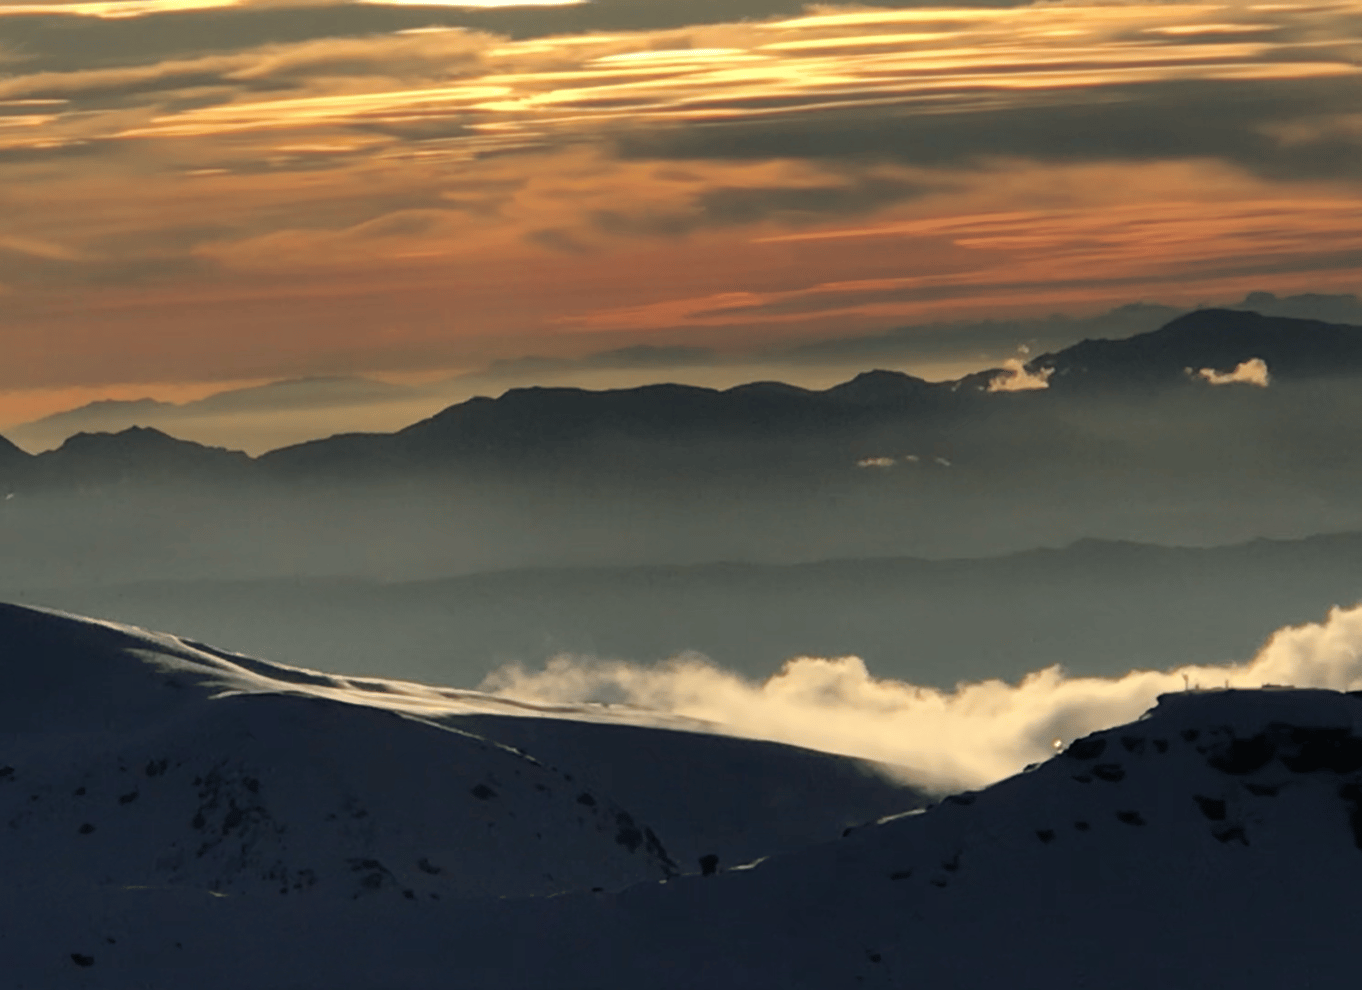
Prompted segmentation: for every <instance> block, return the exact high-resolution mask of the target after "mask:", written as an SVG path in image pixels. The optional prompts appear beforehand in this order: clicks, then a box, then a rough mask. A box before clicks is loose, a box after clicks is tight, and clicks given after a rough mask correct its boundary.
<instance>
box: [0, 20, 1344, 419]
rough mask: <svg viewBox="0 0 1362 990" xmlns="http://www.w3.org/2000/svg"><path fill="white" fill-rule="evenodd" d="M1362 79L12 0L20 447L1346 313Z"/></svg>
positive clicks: (691, 28)
mask: <svg viewBox="0 0 1362 990" xmlns="http://www.w3.org/2000/svg"><path fill="white" fill-rule="evenodd" d="M1360 60H1362V2H1328V3H1308V2H1307V3H1240V2H1231V3H1210V4H1206V3H1167V4H1141V3H1119V2H1117V3H1100V4H1095V3H1086V4H1080V3H1065V2H1057V3H1054V2H1046V3H1033V4H1021V5H1015V4H1006V3H993V4H990V5H976V6H970V7H927V6H924V5H921V4H910V3H903V2H886V3H880V4H878V5H876V6H816V7H815V6H805V5H803V4H800V3H794V2H788V0H586V2H581V3H545V4H539V5H519V6H515V5H505V4H500V3H484V4H482V5H476V6H460V5H454V4H437V3H415V2H407V0H401V2H398V0H390V2H377V0H375V2H367V3H357V2H337V0H320V2H318V0H235V2H232V0H107V2H66V0H31V2H17V3H8V4H3V3H0V218H2V219H0V348H3V354H4V360H3V361H0V422H18V421H20V420H21V419H23V418H24V417H26V416H36V415H40V414H44V413H48V412H53V411H56V410H57V409H62V408H69V407H71V406H73V405H77V404H79V403H80V402H83V401H89V400H90V399H92V398H101V397H119V398H134V397H140V396H143V395H152V396H155V397H157V398H159V399H163V400H169V401H184V400H188V399H193V398H197V397H199V396H202V395H206V394H209V393H212V392H216V391H220V390H222V389H223V388H226V387H230V386H233V385H241V384H249V383H255V382H263V381H269V380H275V379H285V378H296V377H307V376H318V375H353V374H363V375H371V376H377V377H380V378H385V379H387V380H391V381H399V382H428V381H432V380H437V379H441V378H444V377H448V376H456V375H467V374H469V373H479V372H481V371H482V370H483V369H486V368H487V367H488V366H489V365H490V366H493V367H504V366H506V365H507V364H508V363H511V364H514V363H516V362H522V363H523V362H525V361H526V359H530V358H533V359H534V360H541V359H543V360H548V361H550V362H552V361H555V360H556V361H564V360H574V359H578V358H581V357H582V356H584V355H601V354H625V355H634V356H635V357H636V358H638V359H639V362H637V363H641V364H643V365H647V366H650V367H655V368H656V371H655V372H652V373H654V374H655V375H656V376H658V377H666V371H667V369H668V368H669V367H670V366H671V365H673V364H685V363H686V360H687V355H695V354H701V353H703V354H719V355H737V356H741V355H744V354H746V355H752V354H771V353H777V352H780V353H787V352H788V353H793V352H798V351H801V349H802V352H803V353H806V354H816V353H817V350H818V348H819V347H822V346H826V345H828V344H834V345H835V343H836V342H837V341H838V340H840V339H844V338H856V337H858V336H864V335H867V334H870V335H873V334H877V333H884V332H886V331H887V330H889V329H890V328H894V327H903V326H908V327H924V328H929V329H930V328H933V327H935V328H937V331H933V332H934V333H935V336H933V335H932V333H924V336H923V340H924V346H923V349H922V352H921V354H920V355H919V357H918V360H917V362H916V364H915V363H914V361H913V360H912V355H911V353H910V354H908V355H907V356H904V355H900V365H901V366H903V367H905V368H906V370H922V371H931V370H933V369H937V370H942V369H949V368H951V367H954V366H956V365H960V364H961V363H968V362H969V361H971V360H974V361H976V363H977V362H978V361H979V360H980V359H981V355H980V353H979V351H978V346H977V343H978V342H977V341H966V340H964V339H963V338H962V339H961V344H960V347H959V349H958V350H957V351H952V349H951V346H950V341H949V340H947V341H946V343H945V344H944V345H943V343H942V340H941V335H940V332H939V328H940V327H941V326H942V325H943V324H950V323H951V322H952V321H979V320H990V319H991V320H997V319H1015V318H1026V317H1040V316H1044V315H1045V314H1050V313H1067V314H1077V315H1086V314H1094V313H1099V312H1104V311H1107V310H1110V309H1112V308H1113V307H1119V306H1122V305H1125V304H1129V303H1134V302H1139V301H1142V300H1143V301H1152V302H1157V303H1160V304H1165V305H1170V306H1191V305H1195V304H1198V303H1204V302H1207V301H1217V300H1232V299H1239V298H1241V297H1243V296H1244V294H1245V293H1247V292H1250V291H1254V290H1269V291H1274V292H1278V293H1288V294H1289V293H1300V292H1315V293H1349V292H1355V291H1356V290H1357V288H1358V283H1359V279H1358V273H1359V269H1360V268H1362V222H1360V221H1362V169H1359V167H1358V162H1362V112H1360V111H1359V108H1362V75H1360V72H1362V70H1360V69H1359V62H1360ZM607 363H608V362H607ZM626 363H628V362H626Z"/></svg>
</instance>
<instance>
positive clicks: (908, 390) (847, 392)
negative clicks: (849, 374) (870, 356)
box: [823, 368, 932, 405]
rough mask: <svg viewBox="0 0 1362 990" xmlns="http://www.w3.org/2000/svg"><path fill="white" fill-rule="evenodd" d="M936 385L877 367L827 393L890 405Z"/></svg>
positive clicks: (827, 394) (849, 400) (858, 402)
mask: <svg viewBox="0 0 1362 990" xmlns="http://www.w3.org/2000/svg"><path fill="white" fill-rule="evenodd" d="M931 388H932V383H931V382H929V381H926V380H924V379H922V378H915V377H914V376H912V375H909V374H907V373H905V372H902V371H886V370H885V369H883V368H877V369H875V370H873V371H863V372H861V373H860V374H859V375H857V376H856V377H855V378H853V379H851V381H849V382H843V383H842V384H841V385H834V386H833V387H832V388H830V389H828V390H827V391H825V392H824V393H823V394H824V395H826V396H829V397H831V398H834V399H839V400H841V401H843V402H851V403H855V404H857V405H888V404H892V403H896V402H902V401H904V400H906V399H914V398H917V397H919V396H921V395H922V394H923V393H924V392H927V391H928V390H930V389H931Z"/></svg>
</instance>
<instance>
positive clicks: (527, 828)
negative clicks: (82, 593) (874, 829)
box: [0, 606, 925, 900]
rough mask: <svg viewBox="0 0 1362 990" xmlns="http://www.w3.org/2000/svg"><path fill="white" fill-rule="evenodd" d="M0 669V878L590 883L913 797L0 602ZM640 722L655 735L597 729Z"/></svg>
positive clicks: (678, 865)
mask: <svg viewBox="0 0 1362 990" xmlns="http://www.w3.org/2000/svg"><path fill="white" fill-rule="evenodd" d="M0 669H3V672H4V676H5V678H6V690H5V691H4V692H3V694H0V822H3V823H4V830H3V832H2V833H0V835H3V842H0V869H3V870H4V871H5V872H6V875H7V876H9V877H10V878H11V883H12V884H27V885H42V884H47V883H50V882H51V881H52V878H53V877H54V876H55V875H58V874H60V875H62V876H63V877H64V879H63V881H62V882H63V883H64V884H77V885H79V884H82V883H87V882H88V881H91V880H93V881H94V882H96V883H99V884H109V885H123V886H126V885H137V886H165V885H174V886H183V887H188V888H192V889H197V890H209V891H213V892H215V893H218V894H222V893H247V892H256V893H259V892H262V891H270V892H274V891H277V892H278V893H280V894H289V893H292V894H300V893H304V892H313V891H318V892H320V894H319V896H321V895H336V894H340V895H344V896H355V897H370V896H378V897H389V896H398V895H400V896H402V897H403V898H404V899H408V900H410V899H414V898H426V899H430V900H435V899H439V898H447V897H450V896H478V895H495V896H517V895H526V894H544V893H553V892H558V891H564V890H573V889H583V890H586V889H591V888H610V889H614V888H618V887H620V886H623V885H626V884H628V883H631V882H635V881H639V880H645V879H658V878H661V877H664V876H669V875H672V874H674V873H677V872H701V871H703V870H704V869H706V868H708V869H711V870H712V869H713V868H714V866H715V865H716V864H722V865H732V864H735V863H738V862H742V861H743V860H745V859H751V858H754V857H755V856H757V855H761V854H765V853H769V852H773V851H780V850H784V849H791V848H797V847H800V846H804V845H808V844H810V843H813V842H817V841H823V840H826V839H829V838H831V837H833V836H835V835H836V834H838V833H839V832H840V831H841V829H842V828H843V827H844V826H845V825H847V824H848V823H851V822H858V821H865V820H868V819H873V818H875V817H878V816H879V815H882V814H885V813H888V812H892V811H899V810H903V809H905V808H911V807H916V806H919V805H921V804H922V803H924V800H925V799H924V798H923V797H922V796H921V795H920V794H918V793H917V792H915V791H913V790H911V789H909V788H906V787H904V786H902V785H898V784H894V783H891V782H890V781H889V780H888V779H887V778H886V777H885V776H884V775H883V774H880V773H874V772H872V770H871V768H870V767H869V765H864V764H862V763H860V762H859V761H855V760H850V759H847V758H845V757H837V756H831V755H829V754H824V753H815V752H812V751H808V750H803V749H798V748H796V747H790V746H782V745H778V744H772V743H764V742H758V741H754V740H746V739H738V738H733V737H730V736H724V735H716V734H712V733H710V734H706V733H701V732H696V731H683V730H695V729H698V728H702V726H701V724H700V723H695V722H689V721H686V720H683V719H676V718H659V717H656V716H648V715H647V713H643V712H638V711H628V710H617V709H612V708H610V707H609V706H577V707H559V708H546V707H542V706H532V705H525V704H520V703H516V702H513V701H508V700H506V699H500V698H494V697H491V696H489V695H485V694H480V693H478V692H471V691H459V690H455V689H444V688H435V687H429V686H425V685H419V684H412V683H406V682H396V681H382V680H373V679H362V678H343V677H334V676H330V675H326V674H321V673H317V672H313V671H305V670H299V669H296V668H290V667H285V666H282V665H278V664H271V663H267V662H265V661H260V660H255V659H252V658H249V657H245V656H241V655H237V654H231V653H225V652H223V651H220V650H215V649H213V648H211V647H207V646H204V645H202V644H196V643H191V642H189V641H186V640H182V639H178V638H176V637H173V636H167V635H160V634H151V633H146V632H143V631H141V630H136V629H131V628H128V627H122V626H116V625H113V624H109V623H100V622H93V621H89V620H81V619H77V618H75V617H71V616H65V615H61V614H59V613H51V612H44V611H38V610H33V609H25V608H18V607H15V606H0ZM507 712H514V713H515V714H514V715H507V714H505V713H507ZM548 716H552V717H548ZM650 718H651V719H652V720H653V721H655V722H657V723H658V725H662V726H667V727H666V728H662V727H658V726H646V725H622V724H615V723H617V722H618V721H619V720H622V719H633V720H635V721H646V720H648V719H650ZM470 730H472V731H470ZM501 740H504V741H505V742H506V743H510V744H512V746H515V747H519V748H518V749H517V748H512V746H508V745H505V744H503V742H502V741H501ZM620 795H625V796H624V797H623V798H620ZM669 841H673V842H675V843H676V847H677V851H670V852H669V850H668V848H667V846H666V843H667V842H669ZM709 856H713V857H714V859H713V860H705V861H704V862H702V858H703V857H709Z"/></svg>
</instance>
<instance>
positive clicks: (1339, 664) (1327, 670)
mask: <svg viewBox="0 0 1362 990" xmlns="http://www.w3.org/2000/svg"><path fill="white" fill-rule="evenodd" d="M910 648H911V644H905V649H910ZM1269 684H1273V685H1291V686H1296V687H1323V688H1334V689H1338V690H1355V689H1358V688H1362V607H1355V608H1350V609H1334V610H1332V611H1331V612H1330V613H1329V615H1328V617H1327V618H1326V619H1325V620H1324V621H1323V622H1321V623H1317V624H1310V625H1304V626H1298V627H1291V628H1287V629H1282V630H1279V631H1278V632H1277V633H1275V634H1274V635H1273V636H1272V637H1271V638H1270V639H1269V640H1268V642H1267V643H1266V644H1265V645H1264V646H1263V648H1262V649H1261V651H1259V653H1258V654H1257V656H1255V657H1254V658H1253V659H1251V660H1249V661H1247V662H1243V663H1224V664H1210V665H1205V666H1192V667H1183V668H1178V669H1173V670H1166V671H1132V672H1130V673H1128V674H1126V675H1124V676H1122V677H1116V678H1101V677H1070V676H1067V675H1066V674H1065V673H1064V671H1063V670H1061V669H1060V668H1059V667H1048V668H1046V669H1044V670H1039V671H1036V672H1035V673H1033V674H1030V675H1028V676H1027V677H1025V678H1024V679H1023V680H1021V681H1020V682H1019V683H1017V684H1008V683H1004V682H1002V681H984V682H980V683H965V684H960V685H958V686H957V687H956V688H955V689H954V690H952V691H942V690H938V689H935V688H928V687H919V686H916V685H913V684H911V683H907V682H904V681H896V680H886V679H880V678H876V677H874V676H873V675H872V674H871V673H870V672H869V671H868V670H867V669H866V666H865V664H864V663H863V662H862V661H861V660H860V659H858V658H856V657H840V658H815V657H800V658H796V659H793V660H790V661H789V662H788V663H787V664H786V665H785V667H784V668H783V669H782V670H781V671H780V672H779V673H777V674H776V675H774V676H773V677H771V678H769V679H767V680H766V681H763V682H754V681H751V680H748V679H745V678H743V677H741V676H739V675H738V674H735V673H732V672H729V671H726V670H722V669H720V668H718V667H716V666H715V665H713V664H712V663H710V662H709V661H707V660H706V659H704V658H703V657H699V656H682V657H678V658H676V659H674V660H672V661H670V662H668V663H665V664H661V665H658V666H652V667H646V666H640V665H636V664H630V663H624V662H616V661H601V660H590V659H583V658H574V657H560V658H558V659H556V660H553V661H552V662H550V663H549V665H548V666H547V667H546V668H545V669H544V670H542V671H533V672H532V671H526V670H523V669H521V668H519V667H506V668H503V669H502V670H500V671H497V672H495V673H494V674H492V675H490V676H489V677H488V678H487V679H486V681H485V682H484V683H483V685H482V687H483V689H484V690H489V691H493V692H496V693H499V694H502V695H505V696H507V697H514V698H518V699H524V700H527V701H533V702H536V703H540V704H547V703H555V704H565V703H572V702H582V701H598V702H613V703H617V704H625V705H632V706H637V707H639V708H642V709H646V710H650V711H658V712H664V713H667V714H670V715H680V716H685V717H689V718H695V719H703V720H708V721H712V722H715V723H718V724H720V725H722V726H724V727H726V729H727V731H731V732H734V733H736V734H739V735H745V736H752V737H755V738H762V739H774V740H778V741H781V742H786V743H792V744H795V745H800V746H807V747H810V748H813V749H822V750H828V751H831V752H839V753H846V754H850V755H854V756H859V757H863V758H867V759H875V760H883V761H887V762H890V763H895V764H898V765H901V766H903V767H905V768H907V774H908V778H909V779H910V780H912V781H913V782H915V783H919V784H925V785H927V786H929V787H934V788H937V789H943V790H945V789H953V788H962V787H978V786H981V785H984V784H988V783H991V782H993V781H995V780H998V779H1000V778H1002V777H1004V776H1007V775H1009V774H1012V773H1016V772H1017V771H1019V770H1021V769H1022V768H1023V767H1025V766H1026V765H1027V764H1029V763H1033V762H1036V761H1039V760H1043V759H1045V758H1047V757H1048V756H1050V755H1052V754H1053V753H1054V752H1055V751H1056V749H1057V747H1059V746H1063V745H1066V744H1067V743H1068V742H1069V741H1070V740H1072V739H1074V738H1076V737H1079V736H1082V735H1086V734H1087V733H1089V732H1093V731H1096V730H1098V729H1102V728H1106V727H1109V726H1112V725H1118V724H1121V723H1123V722H1128V721H1133V720H1134V719H1136V718H1138V717H1139V716H1140V714H1141V713H1142V712H1144V711H1146V710H1147V709H1149V708H1150V707H1152V706H1153V705H1154V703H1155V701H1156V700H1157V698H1158V696H1159V695H1160V694H1165V693H1172V692H1177V691H1184V690H1188V689H1189V688H1190V689H1203V690H1213V689H1216V688H1224V687H1233V688H1251V687H1261V686H1263V685H1269Z"/></svg>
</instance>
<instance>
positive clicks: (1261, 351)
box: [1028, 309, 1362, 388]
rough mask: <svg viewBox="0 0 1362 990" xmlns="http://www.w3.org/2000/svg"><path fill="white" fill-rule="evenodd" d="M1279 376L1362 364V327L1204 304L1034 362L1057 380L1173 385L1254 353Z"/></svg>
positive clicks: (1351, 369)
mask: <svg viewBox="0 0 1362 990" xmlns="http://www.w3.org/2000/svg"><path fill="white" fill-rule="evenodd" d="M1255 358H1257V359H1259V360H1261V361H1263V362H1265V363H1266V364H1267V366H1268V369H1269V371H1270V373H1271V374H1272V376H1273V377H1275V378H1308V377H1319V376H1326V375H1337V374H1348V373H1356V372H1358V371H1362V327H1355V326H1348V325H1342V324H1333V323H1323V322H1320V321H1318V320H1300V319H1292V318H1288V317H1276V316H1263V315H1261V314H1259V313H1254V312H1247V311H1242V310H1230V309H1200V310H1196V311H1194V312H1191V313H1187V314H1185V315H1183V316H1179V317H1177V318H1176V319H1174V320H1171V321H1170V322H1168V323H1167V324H1165V325H1164V326H1163V327H1161V328H1160V329H1158V330H1154V331H1152V332H1150V333H1143V334H1138V335H1136V336H1134V337H1126V338H1124V339H1120V340H1084V341H1082V342H1080V343H1078V344H1075V345H1073V346H1072V347H1068V348H1065V349H1064V350H1062V351H1059V352H1057V353H1054V354H1044V355H1041V356H1040V357H1038V358H1036V359H1035V360H1034V361H1032V362H1031V363H1030V365H1029V366H1028V367H1029V368H1031V369H1032V370H1037V369H1041V368H1052V369H1054V374H1053V375H1052V377H1051V379H1050V384H1051V386H1052V387H1055V386H1058V387H1061V388H1063V387H1075V386H1077V387H1089V388H1091V387H1118V388H1119V387H1121V386H1138V387H1167V386H1176V385H1179V384H1185V383H1187V382H1188V381H1189V378H1188V375H1187V371H1188V370H1189V369H1190V370H1192V371H1197V370H1201V369H1205V368H1209V369H1212V370H1215V371H1220V372H1229V371H1232V370H1233V369H1234V368H1236V367H1237V366H1238V365H1240V364H1242V363H1244V362H1246V361H1250V360H1253V359H1255Z"/></svg>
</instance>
